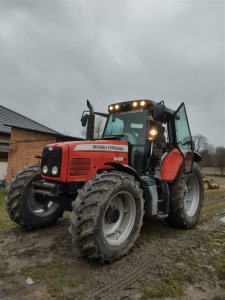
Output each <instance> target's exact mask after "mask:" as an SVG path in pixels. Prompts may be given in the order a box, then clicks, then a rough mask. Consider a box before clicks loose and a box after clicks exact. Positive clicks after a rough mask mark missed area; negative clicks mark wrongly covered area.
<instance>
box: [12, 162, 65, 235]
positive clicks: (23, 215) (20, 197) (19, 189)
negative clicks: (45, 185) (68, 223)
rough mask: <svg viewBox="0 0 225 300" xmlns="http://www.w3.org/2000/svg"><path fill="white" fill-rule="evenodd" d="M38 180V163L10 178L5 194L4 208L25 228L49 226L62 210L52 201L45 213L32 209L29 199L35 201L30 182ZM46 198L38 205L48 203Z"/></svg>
mask: <svg viewBox="0 0 225 300" xmlns="http://www.w3.org/2000/svg"><path fill="white" fill-rule="evenodd" d="M38 180H41V171H40V165H32V166H29V167H27V168H25V169H24V170H23V171H21V172H19V173H18V174H17V175H16V177H15V178H14V179H12V182H11V185H10V188H9V190H8V191H7V194H6V209H7V212H8V214H9V217H10V218H11V220H13V221H14V222H16V223H17V224H18V225H21V226H23V227H25V228H26V229H37V228H43V227H47V226H50V225H52V224H54V223H55V222H56V220H57V219H58V218H59V217H61V216H62V214H63V211H64V210H63V208H62V207H61V206H60V205H59V204H56V203H52V202H51V203H52V207H51V209H50V208H49V209H48V208H46V213H42V214H41V213H35V210H32V208H31V207H32V206H31V203H33V202H31V201H36V200H34V199H35V198H34V197H33V194H32V193H31V188H32V182H34V181H38ZM32 197H33V198H32ZM46 200H47V201H45V204H40V205H46V204H47V205H48V203H50V198H49V199H46ZM34 203H35V202H34Z"/></svg>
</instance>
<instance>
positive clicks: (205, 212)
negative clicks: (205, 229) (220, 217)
mask: <svg viewBox="0 0 225 300" xmlns="http://www.w3.org/2000/svg"><path fill="white" fill-rule="evenodd" d="M221 210H225V201H222V202H211V203H207V204H206V205H205V206H203V208H202V211H201V221H204V220H206V219H209V218H211V217H213V216H214V215H216V213H218V212H221Z"/></svg>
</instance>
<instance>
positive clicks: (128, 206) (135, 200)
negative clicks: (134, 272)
mask: <svg viewBox="0 0 225 300" xmlns="http://www.w3.org/2000/svg"><path fill="white" fill-rule="evenodd" d="M143 205H144V200H143V196H142V190H140V188H139V183H138V182H137V181H135V179H134V177H132V176H131V175H128V174H124V173H121V172H115V171H114V172H109V173H103V174H100V175H97V176H96V178H95V179H93V180H92V181H90V182H87V183H86V184H85V186H84V187H83V189H82V190H80V191H79V193H78V197H77V199H76V201H75V202H74V203H73V212H72V214H71V226H70V232H71V234H72V237H73V242H74V243H77V244H78V247H79V249H80V251H81V253H82V254H83V255H84V256H86V257H88V258H94V259H97V260H99V261H101V262H105V261H109V262H111V261H114V260H116V259H118V258H120V257H121V256H123V255H125V254H126V253H127V252H128V251H129V249H130V248H131V247H132V246H133V245H134V243H135V241H136V240H137V238H138V236H139V232H140V228H141V225H142V219H143V213H144V208H143Z"/></svg>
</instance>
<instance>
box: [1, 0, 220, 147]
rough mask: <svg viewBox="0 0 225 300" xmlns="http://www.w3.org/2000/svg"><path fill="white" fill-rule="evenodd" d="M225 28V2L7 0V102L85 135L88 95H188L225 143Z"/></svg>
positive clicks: (205, 130)
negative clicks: (83, 120) (82, 120)
mask: <svg viewBox="0 0 225 300" xmlns="http://www.w3.org/2000/svg"><path fill="white" fill-rule="evenodd" d="M224 33H225V1H223V0H212V1H207V0H194V1H192V0H190V1H185V0H180V1H178V0H177V1H169V0H168V1H166V0H164V1H159V0H158V1H141V0H136V1H124V0H123V1H122V0H120V1H115V0H114V1H107V0H105V1H103V0H102V1H94V0H92V1H85V0H84V1H65V0H64V1H54V0H52V1H44V0H42V1H41V0H40V1H35V0H33V1H31V0H27V1H19V0H17V1H10V0H7V1H3V0H0V104H1V105H3V106H6V107H8V108H10V109H12V110H15V111H16V112H19V113H22V114H24V115H25V116H27V117H30V118H32V119H33V120H35V121H38V122H40V123H42V124H44V125H46V126H49V127H51V128H52V129H55V130H58V131H60V132H66V133H67V134H71V135H76V136H80V131H81V125H80V121H79V120H80V116H81V113H82V111H83V110H84V109H85V108H86V99H89V100H91V101H92V103H93V105H94V107H95V109H96V111H103V112H106V111H107V107H108V104H109V103H111V102H117V101H118V102H119V101H123V100H129V99H134V98H137V99H138V98H147V99H153V100H155V101H160V100H165V103H166V105H167V106H168V107H170V108H172V109H176V108H177V107H178V105H179V103H180V102H182V101H184V102H185V104H186V108H187V112H188V115H189V121H190V126H191V131H192V134H193V135H194V134H197V133H200V134H202V135H204V136H206V137H207V138H208V140H209V142H210V143H212V144H214V145H215V146H218V145H221V146H225V49H224V48H225V47H224V44H225V37H224Z"/></svg>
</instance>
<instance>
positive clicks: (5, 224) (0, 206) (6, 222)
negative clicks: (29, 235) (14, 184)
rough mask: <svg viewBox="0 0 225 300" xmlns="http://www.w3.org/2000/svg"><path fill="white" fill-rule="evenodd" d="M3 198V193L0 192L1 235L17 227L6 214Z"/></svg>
mask: <svg viewBox="0 0 225 300" xmlns="http://www.w3.org/2000/svg"><path fill="white" fill-rule="evenodd" d="M4 197H5V192H4V191H3V190H0V232H2V233H3V232H5V231H8V230H10V229H13V228H15V227H17V225H16V224H15V223H14V222H13V221H12V220H10V218H9V215H8V213H7V212H6V208H5V201H4Z"/></svg>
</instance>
